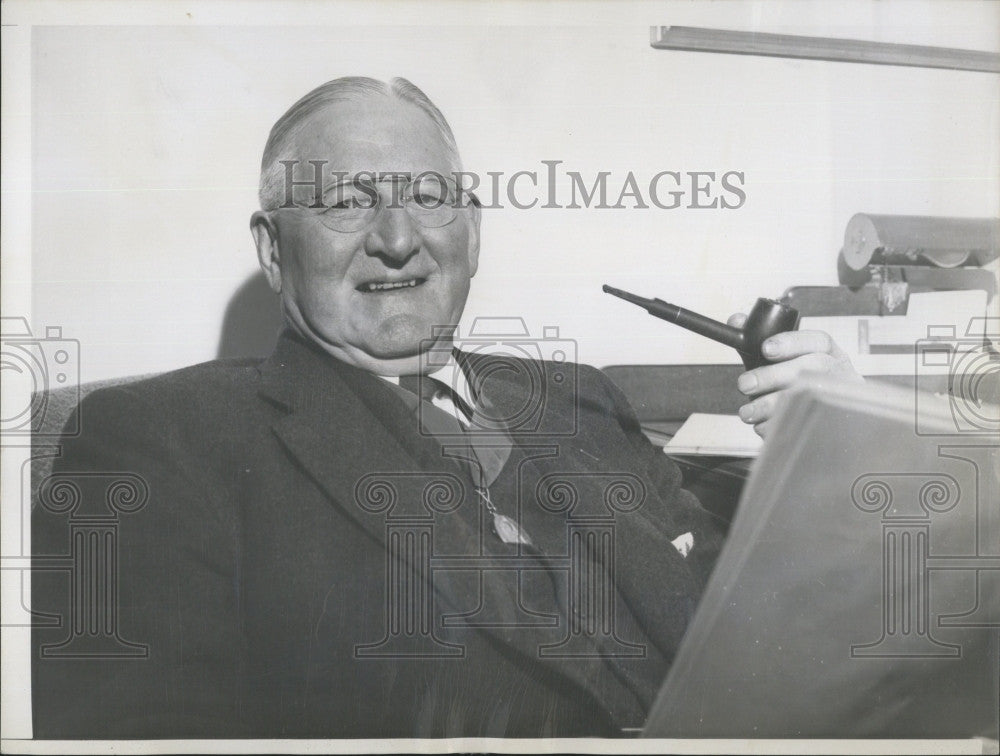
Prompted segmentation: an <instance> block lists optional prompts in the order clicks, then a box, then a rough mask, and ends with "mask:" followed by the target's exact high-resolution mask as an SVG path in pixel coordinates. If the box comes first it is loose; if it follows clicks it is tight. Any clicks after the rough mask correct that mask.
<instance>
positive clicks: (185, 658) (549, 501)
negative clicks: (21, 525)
mask: <svg viewBox="0 0 1000 756" xmlns="http://www.w3.org/2000/svg"><path fill="white" fill-rule="evenodd" d="M510 366H513V367H514V369H508V370H500V371H493V372H492V373H491V375H492V376H493V377H492V378H491V379H490V381H488V382H487V384H485V386H486V387H485V388H484V391H485V392H486V393H487V394H488V395H489V397H490V400H491V401H492V403H493V405H494V406H495V407H499V408H501V409H504V411H507V412H509V413H510V414H509V416H510V417H514V415H516V414H517V412H518V411H519V410H518V408H519V407H522V408H523V407H524V406H525V402H526V397H528V398H529V399H530V398H531V397H537V396H538V391H539V380H540V381H541V385H542V389H543V392H544V395H543V397H542V401H541V402H540V403H537V402H536V404H538V406H537V410H538V411H537V412H535V414H534V415H532V416H531V417H530V418H529V421H528V422H526V423H523V424H522V425H521V426H517V427H516V428H515V427H514V426H512V428H514V430H515V431H516V432H514V433H513V436H514V440H515V441H516V446H515V451H514V453H513V454H512V456H511V459H510V460H509V461H508V464H507V466H506V468H505V470H504V473H503V475H502V476H501V479H498V480H497V482H496V484H495V485H494V486H493V498H494V501H495V502H496V503H497V506H498V508H499V509H501V510H502V511H506V512H508V513H510V514H515V513H517V514H519V515H520V517H521V519H522V522H523V523H524V525H525V527H526V528H527V530H528V531H529V533H530V535H531V537H532V538H533V540H534V542H535V544H534V547H533V548H528V547H522V548H521V549H520V551H518V549H517V547H515V546H505V545H504V544H501V543H500V542H499V539H497V538H496V537H495V536H494V535H493V534H492V532H491V531H490V530H489V527H488V523H489V519H488V518H485V519H484V517H483V512H484V510H483V509H482V507H481V506H480V504H479V502H478V497H476V496H475V494H474V493H473V481H472V480H471V478H470V477H469V472H468V468H467V467H466V466H465V465H463V464H461V463H460V462H458V461H456V460H453V459H450V458H448V457H446V456H444V455H443V454H442V446H441V442H440V440H439V439H435V438H433V437H428V436H426V435H422V434H421V433H420V432H418V428H417V424H416V423H415V422H414V406H415V402H414V403H411V402H408V401H407V400H406V398H405V397H404V396H403V395H402V394H401V393H400V391H399V390H398V389H397V388H396V387H394V386H392V385H390V384H388V383H386V382H384V381H382V380H380V379H379V378H377V377H376V376H373V375H370V374H368V373H365V372H363V371H360V370H357V369H355V368H352V367H350V366H348V365H345V364H343V363H340V362H338V361H336V360H334V359H332V358H330V357H329V356H328V355H326V354H324V353H322V352H320V351H318V350H316V349H315V348H313V347H312V346H310V345H308V344H306V343H305V342H304V341H300V340H299V339H298V338H296V337H294V336H291V335H288V334H286V335H284V336H283V337H282V338H281V340H280V341H279V344H278V346H277V348H276V350H275V352H274V354H273V355H272V356H271V357H270V358H269V359H267V360H264V361H258V360H245V361H229V362H213V363H207V364H204V365H198V366H194V367H191V368H186V369H183V370H180V371H177V372H174V373H170V374H165V375H162V376H158V377H156V378H153V379H149V380H145V381H141V382H138V383H135V384H130V385H127V386H124V387H115V388H111V389H106V390H102V391H98V392H95V393H93V394H91V395H90V396H89V397H87V399H85V400H84V402H83V403H82V404H81V406H80V408H79V410H78V411H79V412H80V419H81V421H82V422H81V426H82V433H81V435H80V436H79V437H76V438H66V439H64V448H63V454H62V456H61V458H60V459H59V460H58V461H57V462H56V465H55V471H54V475H55V476H56V477H59V476H62V477H63V478H65V477H66V476H70V477H73V476H77V479H78V481H80V482H81V483H80V485H81V490H82V492H83V496H84V498H85V499H87V498H88V497H89V498H90V499H91V500H92V501H97V500H98V499H99V498H100V497H101V496H102V495H105V494H106V491H105V492H103V493H102V491H101V490H98V489H96V488H94V485H95V481H101V480H106V479H105V478H102V477H101V476H100V475H94V474H95V473H130V474H133V475H137V476H140V478H141V480H142V481H144V483H145V484H146V486H147V487H148V492H149V496H148V501H147V503H146V504H145V506H143V507H142V508H141V509H139V510H137V511H134V512H124V511H123V512H122V513H121V514H120V515H118V516H117V520H116V521H115V522H114V523H112V525H111V526H109V527H108V528H106V530H108V531H109V532H110V531H114V533H113V536H112V538H113V539H116V541H115V542H114V548H113V549H111V550H112V551H113V552H114V553H113V554H111V555H110V556H108V555H107V554H106V553H105V555H104V556H102V557H101V558H102V559H107V560H112V559H117V562H112V561H107V562H106V563H103V564H104V567H106V568H108V569H109V570H110V571H111V572H113V573H114V574H115V575H117V581H118V582H117V586H116V587H114V588H110V589H109V591H110V592H111V593H117V597H114V596H112V597H111V598H109V599H108V600H109V601H112V600H113V603H114V605H115V608H116V610H117V615H116V616H111V615H106V617H111V619H107V618H106V619H105V620H103V622H105V624H106V626H105V627H96V626H95V627H91V628H87V627H82V628H81V627H77V628H76V631H77V633H78V634H82V635H83V636H86V635H87V633H88V632H89V633H90V635H91V636H94V633H95V632H96V634H97V635H101V634H102V633H103V634H104V635H108V633H109V632H111V631H113V633H112V634H115V635H117V639H118V640H120V641H126V642H130V643H135V644H139V645H140V646H145V647H146V648H147V649H148V654H147V655H146V657H145V658H141V657H140V658H126V657H122V656H118V655H115V654H114V653H112V654H110V655H107V654H106V655H105V656H104V657H102V658H65V657H64V656H59V655H58V654H56V655H53V654H51V653H50V652H46V654H45V655H44V658H43V655H42V647H43V646H56V645H58V644H59V643H60V642H62V641H63V640H65V639H66V638H67V636H68V635H69V634H70V633H71V631H72V628H71V627H70V626H71V625H72V623H73V622H74V621H75V620H74V619H73V617H74V616H76V617H80V616H82V614H81V612H82V611H83V610H82V609H81V607H80V602H81V601H84V602H85V601H90V600H93V601H100V600H104V599H103V598H102V595H101V594H95V597H92V599H91V598H88V596H90V594H86V595H85V593H79V594H75V593H73V591H71V589H70V586H71V585H72V584H74V582H73V581H74V579H76V583H77V584H80V583H81V582H83V583H86V582H87V581H88V580H91V578H88V577H86V575H87V574H90V573H88V572H87V570H88V569H91V568H92V569H91V571H93V570H97V569H98V567H99V566H98V567H94V566H93V565H91V567H88V566H87V565H85V564H80V563H79V562H77V563H75V564H73V563H72V561H70V562H69V563H68V564H70V565H72V566H71V567H70V569H69V570H62V571H60V570H58V569H56V570H50V571H43V572H38V573H36V574H35V577H34V580H33V609H34V610H35V611H36V612H42V613H47V614H48V615H49V616H50V617H62V618H63V621H62V624H61V627H58V628H48V629H46V628H40V629H36V630H35V631H34V634H33V654H34V657H33V665H32V666H33V680H32V681H33V706H34V728H35V729H34V732H35V736H36V737H40V738H67V737H115V738H120V737H154V738H155V737H437V736H460V735H461V736H508V737H533V736H573V735H617V734H620V733H621V728H622V727H626V728H627V727H638V726H641V724H642V722H643V718H644V715H645V712H646V710H647V709H648V707H649V705H650V703H651V700H652V697H653V696H654V695H655V692H656V688H657V686H658V685H659V683H660V681H661V680H662V678H663V676H664V674H665V673H666V670H667V669H668V667H669V663H670V660H671V659H672V658H673V655H674V653H675V651H676V648H677V645H678V643H679V641H680V638H681V635H682V634H683V631H684V628H685V626H686V624H687V622H688V620H689V619H690V615H691V613H692V612H693V609H694V606H695V604H696V602H697V599H698V597H699V596H700V592H701V590H702V588H703V586H704V583H705V581H706V580H707V577H708V573H709V571H710V569H711V565H712V564H713V561H714V559H715V556H716V553H717V551H718V549H719V547H720V545H721V536H719V535H718V532H717V531H716V530H715V527H714V523H713V521H712V519H711V517H710V516H709V515H708V514H707V513H705V512H704V511H703V510H702V509H701V508H700V507H699V506H698V504H697V501H696V500H695V499H694V498H693V497H692V496H690V495H689V494H687V493H686V492H685V491H683V490H682V489H680V488H679V483H680V475H679V473H678V471H677V469H676V468H675V467H674V466H673V465H672V463H670V462H669V460H668V459H667V458H666V457H665V456H664V455H663V454H662V453H661V452H660V451H659V450H658V449H656V448H655V447H653V446H652V445H650V444H649V443H648V441H647V440H646V439H645V437H644V436H643V435H642V433H641V431H640V428H639V426H638V423H637V422H636V420H635V417H634V414H633V413H632V411H631V409H630V408H629V407H628V404H627V402H626V400H625V399H624V397H623V395H622V394H621V393H620V392H619V391H618V389H617V388H616V387H615V386H614V385H612V384H611V383H610V382H609V381H608V380H607V379H606V378H605V377H604V376H603V375H602V374H601V373H600V372H599V371H597V370H595V369H593V368H589V367H585V366H580V367H579V368H576V367H575V366H566V365H558V366H557V365H555V364H554V363H548V362H517V361H515V362H512V363H510V365H508V367H510ZM477 369H478V368H477ZM487 372H489V371H487ZM556 372H558V373H559V376H561V379H554V376H555V374H556ZM664 390H671V387H665V388H664ZM522 415H523V413H522ZM522 419H523V417H522ZM519 422H520V420H519ZM520 431H524V432H520ZM88 473H90V475H89V476H88V475H87V474H88ZM434 481H437V483H439V484H443V485H439V486H438V487H437V488H435V486H434V485H429V484H430V483H433V482H434ZM88 486H89V487H88ZM43 488H44V486H43ZM567 492H571V495H567ZM47 495H48V497H49V498H50V499H51V498H53V497H52V493H51V491H50V492H49V494H47ZM387 496H388V498H386V497H387ZM43 498H44V497H43ZM51 509H52V507H51V506H50V507H49V508H48V509H46V508H44V507H42V506H36V507H35V511H34V514H33V518H32V523H33V524H32V538H33V551H34V553H35V554H36V555H42V556H45V555H50V556H52V557H53V560H52V562H53V564H55V565H56V566H58V565H59V564H60V561H59V558H58V557H60V555H66V554H68V553H69V552H70V550H71V548H72V549H76V548H77V547H78V546H79V547H81V548H83V546H81V544H82V543H83V542H74V545H73V546H72V547H71V544H70V535H69V533H70V526H71V525H72V524H73V523H72V522H70V520H69V519H68V517H67V514H66V512H65V511H63V512H61V513H54V512H52V511H51ZM81 511H83V510H81ZM77 514H79V513H77ZM78 519H79V518H78ZM88 522H89V521H88ZM85 524H86V523H85ZM87 527H92V523H91V524H87ZM685 532H690V533H692V534H693V536H694V543H695V545H694V549H693V550H692V551H691V553H690V554H689V555H688V556H687V557H686V558H684V557H682V556H681V555H680V554H679V553H678V551H677V549H675V548H674V547H673V546H671V544H670V541H671V540H672V539H674V538H676V537H677V536H679V535H681V534H683V533H685ZM422 539H423V540H422ZM574 539H575V540H574ZM94 543H95V544H96V543H97V542H96V541H95V542H94ZM101 543H104V542H103V541H102V542H101ZM107 543H112V541H107ZM87 553H91V552H87ZM102 553H104V552H102ZM574 554H575V555H576V557H574V556H573V555H574ZM581 555H582V556H581ZM595 555H596V556H595ZM88 558H89V557H88ZM463 559H465V560H468V561H465V562H463V561H462V560H463ZM502 559H508V560H514V561H507V562H501V561H495V560H502ZM574 559H575V560H576V561H574ZM477 560H478V561H477ZM491 560H494V561H491ZM517 560H520V561H517ZM62 563H63V564H67V562H66V560H65V559H64V560H63V562H62ZM491 565H492V566H494V567H496V568H495V569H492V568H491ZM602 565H603V567H602ZM73 570H76V573H74V572H73ZM602 570H603V571H602ZM74 574H75V576H76V577H75V578H74ZM81 575H83V576H84V577H83V579H82V581H81V580H80V579H79V578H80V576H81ZM609 578H610V580H611V582H613V588H612V589H611V590H610V591H609V589H608V585H610V584H611V583H609V582H608V579H609ZM78 590H79V591H84V592H85V590H89V589H86V588H85V587H83V588H79V589H78ZM95 590H100V589H99V588H95ZM574 591H575V593H574ZM602 591H603V593H602ZM572 596H576V597H577V598H575V599H574V598H572ZM581 596H582V597H583V599H582V600H581V599H580V597H581ZM588 597H589V598H588ZM393 602H396V603H393ZM399 602H402V603H399ZM404 604H405V605H406V606H416V605H419V606H429V607H430V611H429V613H427V612H425V613H423V614H421V613H420V612H418V613H417V614H413V613H412V612H410V613H409V614H408V613H407V611H408V610H406V609H405V607H404V606H403V605H404ZM401 607H403V609H401ZM609 607H613V609H614V610H613V611H610V609H609ZM40 616H41V615H40ZM88 616H89V615H88ZM397 616H401V617H402V625H399V624H398V623H397V622H396V621H395V619H394V617H397ZM611 616H613V618H614V619H613V622H614V624H613V625H609V622H611V621H612V620H610V619H608V618H609V617H611ZM408 618H409V619H408ZM408 622H409V623H410V624H407V623H408ZM413 623H416V624H415V625H414V624H413ZM112 626H113V627H112ZM77 640H80V639H77ZM82 640H83V641H86V640H87V638H82ZM91 640H93V638H91ZM567 641H568V642H567ZM116 642H117V641H116ZM79 647H86V643H84V645H83V646H79ZM111 647H115V643H112V644H111ZM102 648H104V647H103V646H102Z"/></svg>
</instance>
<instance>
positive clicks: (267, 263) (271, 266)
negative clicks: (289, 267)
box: [250, 210, 281, 294]
mask: <svg viewBox="0 0 1000 756" xmlns="http://www.w3.org/2000/svg"><path fill="white" fill-rule="evenodd" d="M250 233H251V234H252V235H253V240H254V243H255V244H256V245H257V259H258V260H259V261H260V269H261V270H262V271H264V277H265V278H267V282H268V284H270V286H271V289H272V291H274V293H275V294H280V293H281V256H280V255H279V253H278V229H277V227H276V226H275V225H274V221H273V220H271V215H270V213H267V212H265V211H263V210H258V211H257V212H255V213H254V214H253V215H251V216H250Z"/></svg>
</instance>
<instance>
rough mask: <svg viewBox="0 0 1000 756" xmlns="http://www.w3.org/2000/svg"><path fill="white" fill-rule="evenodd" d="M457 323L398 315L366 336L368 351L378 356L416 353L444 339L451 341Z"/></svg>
mask: <svg viewBox="0 0 1000 756" xmlns="http://www.w3.org/2000/svg"><path fill="white" fill-rule="evenodd" d="M452 331H454V326H448V325H443V324H441V323H432V322H431V321H429V320H427V319H425V318H421V317H414V316H409V315H407V316H403V315H398V316H394V317H392V318H388V319H387V320H385V321H383V322H382V323H380V324H379V328H378V329H377V330H376V331H375V332H374V333H372V334H370V336H369V337H368V338H367V339H366V340H365V344H364V347H363V348H364V351H366V352H367V353H368V354H370V355H371V356H372V357H374V358H375V359H378V360H401V359H407V358H410V357H416V356H417V355H419V354H421V353H422V352H425V351H427V350H428V349H429V348H431V347H432V346H434V345H435V344H437V343H439V342H441V341H442V340H448V341H450V338H451V333H452Z"/></svg>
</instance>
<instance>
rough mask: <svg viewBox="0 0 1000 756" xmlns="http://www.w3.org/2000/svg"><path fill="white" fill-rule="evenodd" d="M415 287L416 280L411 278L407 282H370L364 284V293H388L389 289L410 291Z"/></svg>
mask: <svg viewBox="0 0 1000 756" xmlns="http://www.w3.org/2000/svg"><path fill="white" fill-rule="evenodd" d="M416 285H417V279H415V278H413V279H410V280H409V281H387V282H386V283H375V282H374V281H370V282H369V283H367V284H365V286H364V288H365V290H366V291H389V290H391V289H412V288H413V287H414V286H416Z"/></svg>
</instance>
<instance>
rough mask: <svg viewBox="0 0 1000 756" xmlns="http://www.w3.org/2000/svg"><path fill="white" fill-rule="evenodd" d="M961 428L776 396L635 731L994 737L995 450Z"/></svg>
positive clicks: (935, 412) (831, 387)
mask: <svg viewBox="0 0 1000 756" xmlns="http://www.w3.org/2000/svg"><path fill="white" fill-rule="evenodd" d="M961 418H962V414H961V413H957V414H956V408H955V407H954V406H950V405H949V403H948V402H947V401H945V402H942V401H940V400H939V399H936V398H935V397H933V396H929V395H917V396H914V395H913V393H912V392H906V391H903V390H898V393H896V392H894V391H892V390H890V389H889V388H887V387H885V386H877V387H876V386H875V385H873V384H868V385H863V386H844V385H838V384H836V383H831V382H829V381H828V380H827V381H824V382H822V383H816V384H812V385H809V386H806V387H805V388H803V389H802V390H800V391H798V392H796V393H795V394H793V395H792V396H790V397H789V401H788V402H787V404H786V405H785V407H784V408H783V410H782V414H781V417H780V420H779V428H780V430H778V432H776V433H774V434H773V435H772V436H771V437H769V438H768V440H767V442H766V444H765V445H764V448H763V451H762V453H761V456H760V457H759V458H758V460H757V462H756V464H755V466H754V469H753V471H752V473H751V477H750V480H749V481H748V483H747V487H746V489H745V490H744V493H743V497H742V499H741V501H740V506H739V509H738V512H737V515H736V518H735V520H734V522H733V524H732V528H731V530H730V533H729V537H728V540H727V544H726V546H725V549H724V551H723V553H722V555H721V557H720V559H719V562H718V564H717V566H716V568H715V571H714V573H713V575H712V578H711V580H710V582H709V585H708V587H707V590H706V592H705V595H704V597H703V599H702V602H701V604H700V606H699V608H698V611H697V612H696V614H695V617H694V619H693V620H692V624H691V625H690V627H689V628H688V630H687V633H686V635H685V638H684V641H683V643H682V645H681V648H680V650H679V652H678V657H677V659H676V661H675V662H674V664H673V666H672V668H671V671H670V674H669V675H668V677H667V679H666V681H665V683H664V685H663V688H662V689H661V691H660V694H659V697H658V699H657V701H656V703H655V705H654V707H653V709H652V711H651V713H650V716H649V718H648V720H647V724H646V727H645V730H644V735H645V736H647V737H685V738H690V737H714V738H753V737H761V738H765V737H766V738H789V737H812V738H828V737H892V738H968V737H985V738H991V739H994V740H995V739H996V738H997V722H998V717H1000V713H998V712H1000V702H998V689H1000V685H998V682H1000V654H998V635H1000V477H998V475H1000V474H998V472H997V471H998V470H1000V454H998V452H1000V441H998V438H997V435H996V431H995V429H994V427H993V426H991V425H989V424H988V423H986V424H985V425H986V426H988V427H978V428H977V427H976V426H975V424H969V423H963V422H960V420H961Z"/></svg>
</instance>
